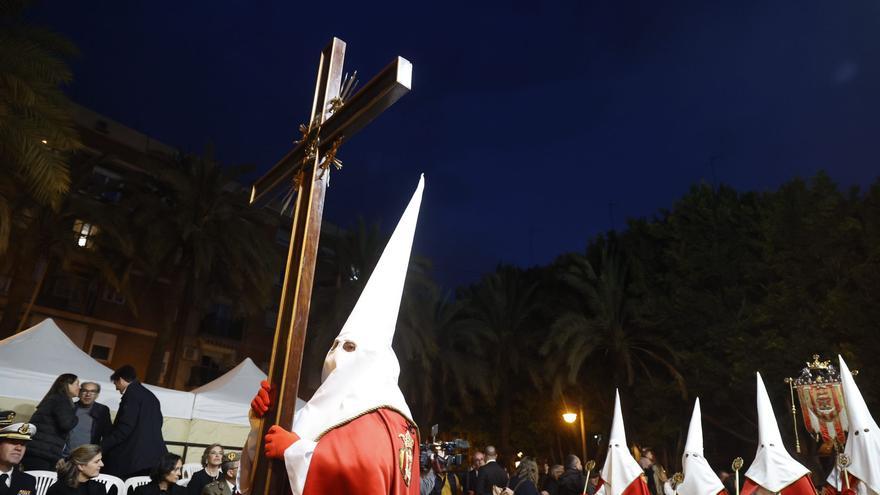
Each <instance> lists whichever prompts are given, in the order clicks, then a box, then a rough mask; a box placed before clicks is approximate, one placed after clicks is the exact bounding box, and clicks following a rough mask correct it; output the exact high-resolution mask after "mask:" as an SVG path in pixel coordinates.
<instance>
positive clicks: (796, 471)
mask: <svg viewBox="0 0 880 495" xmlns="http://www.w3.org/2000/svg"><path fill="white" fill-rule="evenodd" d="M756 375H757V383H758V396H757V399H758V452H757V453H756V454H755V460H754V461H752V464H751V465H750V466H749V470H748V471H746V477H747V478H749V479H751V480H752V481H754V482H755V483H757V484H758V485H761V486H762V487H764V488H765V489H767V490H770V491H771V492H779V491H782V489H783V488H785V487H787V486H788V485H790V484H792V483H794V482H795V481H797V480H799V479H801V478H802V477H803V476H804V475H807V474H809V473H810V470H809V469H807V468H806V467H804V466H803V465H802V464H801V463H799V462H797V461H796V460H794V458H793V457H792V456H791V455H790V454H789V453H788V451H787V450H785V445H783V444H782V435H781V434H780V433H779V425H778V424H777V423H776V415H775V414H773V406H772V405H771V404H770V396H768V395H767V388H766V387H764V380H762V379H761V374H760V373H756Z"/></svg>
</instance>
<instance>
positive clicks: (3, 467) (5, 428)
mask: <svg viewBox="0 0 880 495" xmlns="http://www.w3.org/2000/svg"><path fill="white" fill-rule="evenodd" d="M13 421H15V412H14V411H0V493H4V494H6V495H33V494H35V493H37V479H36V478H34V477H33V476H31V475H29V474H27V473H25V472H24V471H21V469H19V464H20V463H21V459H22V458H23V457H24V453H25V451H27V444H28V442H29V441H30V439H31V435H33V434H34V433H35V432H36V431H37V430H36V428H35V427H34V425H32V424H30V423H13Z"/></svg>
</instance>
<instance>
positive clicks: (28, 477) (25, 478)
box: [12, 470, 37, 484]
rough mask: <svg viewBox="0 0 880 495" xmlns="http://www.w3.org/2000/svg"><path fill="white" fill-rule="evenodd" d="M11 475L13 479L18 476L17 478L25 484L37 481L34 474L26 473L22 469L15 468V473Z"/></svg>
mask: <svg viewBox="0 0 880 495" xmlns="http://www.w3.org/2000/svg"><path fill="white" fill-rule="evenodd" d="M12 477H13V479H15V478H18V479H19V480H21V482H22V483H25V484H31V483H34V484H35V483H36V482H37V478H36V476H34V475H32V474H28V473H26V472H24V471H18V470H16V471H15V473H14V474H13V475H12Z"/></svg>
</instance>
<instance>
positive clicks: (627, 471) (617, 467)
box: [597, 391, 650, 495]
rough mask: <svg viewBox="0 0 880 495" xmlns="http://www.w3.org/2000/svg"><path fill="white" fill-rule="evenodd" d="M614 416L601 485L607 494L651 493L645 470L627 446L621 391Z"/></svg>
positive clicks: (617, 398)
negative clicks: (646, 481) (621, 406)
mask: <svg viewBox="0 0 880 495" xmlns="http://www.w3.org/2000/svg"><path fill="white" fill-rule="evenodd" d="M614 395H615V396H614V418H613V419H612V421H611V435H610V436H609V438H608V456H607V457H606V458H605V466H604V467H603V468H602V474H601V476H600V478H599V487H597V489H598V488H604V493H605V494H606V495H649V493H650V491H649V490H648V485H647V484H646V483H645V480H644V478H643V477H642V474H644V471H643V470H642V467H641V466H639V463H638V462H637V461H636V459H635V457H633V456H632V453H631V452H630V450H629V448H628V447H627V446H626V431H625V430H624V428H623V414H622V413H621V411H620V393H619V392H617V391H615V393H614Z"/></svg>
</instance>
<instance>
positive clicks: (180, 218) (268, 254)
mask: <svg viewBox="0 0 880 495" xmlns="http://www.w3.org/2000/svg"><path fill="white" fill-rule="evenodd" d="M245 170H246V169H245V168H243V167H237V168H223V167H221V166H220V165H219V164H218V163H217V162H216V161H215V160H214V159H213V156H212V152H211V150H210V149H209V150H208V151H207V152H206V155H205V156H204V157H199V156H195V155H182V156H180V157H179V158H178V160H177V161H176V162H175V163H173V164H172V165H170V166H167V167H165V168H162V169H160V170H158V171H156V172H155V180H154V181H147V183H145V184H142V185H141V187H140V188H139V190H138V191H137V193H135V194H133V195H132V196H131V198H130V199H129V201H128V202H127V203H126V204H125V205H124V208H123V209H124V210H125V211H127V212H128V215H129V218H130V219H131V224H132V225H133V226H134V228H133V229H132V230H133V232H134V234H135V235H136V236H138V241H137V244H138V245H139V246H140V249H141V253H140V258H141V259H142V262H143V263H144V265H145V268H146V271H147V273H149V274H151V276H152V277H154V278H158V277H167V278H169V279H170V280H171V282H172V285H171V286H172V287H173V290H172V291H171V293H170V294H169V296H170V299H169V300H168V301H167V304H168V306H169V308H174V309H173V310H172V311H166V313H167V314H168V315H169V318H167V319H166V321H165V324H164V325H163V327H162V328H161V330H160V331H159V333H158V336H157V338H156V343H155V345H154V347H153V351H152V353H151V355H150V364H149V368H148V371H147V377H146V380H147V381H150V382H153V383H156V382H157V381H158V380H159V377H160V374H161V370H162V362H163V358H164V355H165V352H166V351H168V350H169V349H170V350H172V351H173V353H174V355H172V356H171V358H172V359H171V361H170V363H171V366H172V369H171V370H170V371H169V372H168V373H166V374H165V376H166V380H167V379H169V378H171V379H173V376H174V368H173V367H174V365H175V363H176V362H177V361H179V359H177V357H178V356H177V354H179V353H180V352H181V349H180V348H181V344H182V342H183V337H184V335H185V333H186V330H187V328H190V327H191V326H192V323H193V322H194V321H199V320H200V319H201V317H203V316H204V315H205V314H206V312H207V308H208V306H209V305H210V304H211V303H213V302H215V301H216V300H217V299H218V298H219V297H224V296H226V297H229V299H231V300H232V301H234V302H233V306H234V308H233V309H234V310H236V311H237V312H238V313H239V314H255V313H256V312H258V311H262V310H263V309H265V308H266V307H267V306H268V301H269V296H270V291H271V287H272V279H273V278H274V277H275V275H276V273H277V271H278V270H279V266H280V264H279V263H280V260H279V256H278V253H277V251H276V249H275V247H274V246H273V235H272V234H271V232H273V230H274V229H270V228H268V227H274V226H275V224H276V223H277V219H276V218H275V217H274V216H273V215H270V214H268V213H266V212H264V211H263V210H259V209H254V208H249V207H248V206H247V198H246V195H245V194H244V191H243V190H242V189H241V187H240V186H238V185H237V184H236V182H235V178H236V177H238V176H239V175H240V173H242V172H244V171H245ZM175 336H176V337H177V339H174V337H175ZM173 340H176V342H174V341H173Z"/></svg>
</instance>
